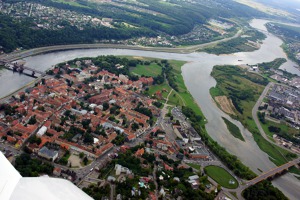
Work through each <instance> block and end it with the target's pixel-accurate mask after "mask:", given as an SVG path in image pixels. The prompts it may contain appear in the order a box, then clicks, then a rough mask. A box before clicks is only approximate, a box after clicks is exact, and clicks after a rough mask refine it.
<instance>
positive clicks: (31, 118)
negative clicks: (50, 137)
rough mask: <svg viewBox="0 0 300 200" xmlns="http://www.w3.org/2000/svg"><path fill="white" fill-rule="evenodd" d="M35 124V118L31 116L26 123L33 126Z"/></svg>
mask: <svg viewBox="0 0 300 200" xmlns="http://www.w3.org/2000/svg"><path fill="white" fill-rule="evenodd" d="M36 122H37V121H36V116H35V115H33V116H32V117H30V120H29V121H28V124H31V125H33V124H35V123H36Z"/></svg>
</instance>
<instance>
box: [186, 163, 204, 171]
mask: <svg viewBox="0 0 300 200" xmlns="http://www.w3.org/2000/svg"><path fill="white" fill-rule="evenodd" d="M187 165H188V166H190V167H192V168H194V169H197V170H200V169H201V166H200V165H197V164H194V163H187Z"/></svg>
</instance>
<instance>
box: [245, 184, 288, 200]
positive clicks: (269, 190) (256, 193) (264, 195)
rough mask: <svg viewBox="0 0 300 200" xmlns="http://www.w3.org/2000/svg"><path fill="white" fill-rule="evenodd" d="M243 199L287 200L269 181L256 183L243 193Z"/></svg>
mask: <svg viewBox="0 0 300 200" xmlns="http://www.w3.org/2000/svg"><path fill="white" fill-rule="evenodd" d="M243 197H244V198H245V199H246V200H253V199H261V200H269V199H280V200H288V198H287V197H286V196H284V194H283V193H282V192H281V191H280V190H278V189H277V188H275V187H274V186H273V185H272V183H271V182H270V181H262V182H260V183H257V184H255V185H253V186H250V187H249V188H247V189H245V190H244V191H243Z"/></svg>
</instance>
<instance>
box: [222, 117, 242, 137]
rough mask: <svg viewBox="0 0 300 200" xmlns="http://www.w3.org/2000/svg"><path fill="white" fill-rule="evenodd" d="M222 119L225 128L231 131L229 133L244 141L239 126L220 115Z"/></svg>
mask: <svg viewBox="0 0 300 200" xmlns="http://www.w3.org/2000/svg"><path fill="white" fill-rule="evenodd" d="M222 119H223V120H224V122H225V124H226V126H227V129H228V130H229V132H230V133H231V135H233V136H234V137H235V138H238V139H240V140H242V141H245V139H244V137H243V136H242V133H241V131H240V129H239V127H237V126H236V125H235V124H233V123H232V122H230V121H229V120H228V119H226V118H224V117H222Z"/></svg>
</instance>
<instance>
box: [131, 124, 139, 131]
mask: <svg viewBox="0 0 300 200" xmlns="http://www.w3.org/2000/svg"><path fill="white" fill-rule="evenodd" d="M131 128H132V130H133V131H136V130H137V129H138V128H139V125H138V124H137V123H135V122H134V123H133V124H131Z"/></svg>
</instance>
